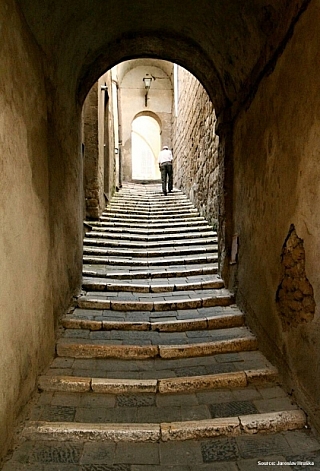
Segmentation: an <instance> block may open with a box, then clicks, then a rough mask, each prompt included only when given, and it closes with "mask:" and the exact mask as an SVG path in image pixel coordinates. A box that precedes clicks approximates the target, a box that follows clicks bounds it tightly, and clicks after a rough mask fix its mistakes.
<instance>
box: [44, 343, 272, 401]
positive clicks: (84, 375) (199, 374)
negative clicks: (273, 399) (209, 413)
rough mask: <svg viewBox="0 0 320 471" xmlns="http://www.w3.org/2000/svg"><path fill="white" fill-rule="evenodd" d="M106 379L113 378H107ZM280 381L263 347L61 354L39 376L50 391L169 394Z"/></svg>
mask: <svg viewBox="0 0 320 471" xmlns="http://www.w3.org/2000/svg"><path fill="white" fill-rule="evenodd" d="M96 378H99V382H98V383H100V385H101V388H100V391H98V389H97V388H96V387H95V386H94V385H92V382H91V380H92V379H96ZM103 379H106V380H108V381H105V382H103V381H102V380H103ZM277 380H278V372H277V370H276V369H275V368H274V367H273V366H272V365H271V364H270V363H269V362H268V361H267V360H266V358H265V357H264V356H263V355H262V354H261V353H260V352H259V351H243V352H239V353H231V354H230V353H225V354H216V355H209V356H205V357H195V358H194V357H190V358H181V359H178V360H176V359H162V358H152V359H147V360H139V361H136V360H123V359H110V358H108V359H102V358H98V359H91V358H90V359H83V358H81V359H77V358H66V357H57V358H55V359H54V360H53V362H52V363H51V365H50V368H49V369H48V371H47V372H46V374H45V375H43V376H41V377H40V380H39V388H40V389H41V390H45V391H51V392H52V391H60V392H63V391H64V392H89V391H94V392H104V393H106V392H108V393H112V394H121V393H123V394H124V393H125V394H132V393H137V392H160V393H161V394H167V393H183V392H184V391H185V392H190V391H193V392H197V391H200V390H205V389H216V388H220V389H221V388H223V389H224V388H229V389H230V388H239V387H247V386H251V385H255V386H257V385H260V386H261V385H266V384H268V385H270V384H271V383H272V384H274V385H275V384H276V381H277ZM102 384H103V386H102ZM99 387H100V386H99ZM102 388H103V390H102Z"/></svg>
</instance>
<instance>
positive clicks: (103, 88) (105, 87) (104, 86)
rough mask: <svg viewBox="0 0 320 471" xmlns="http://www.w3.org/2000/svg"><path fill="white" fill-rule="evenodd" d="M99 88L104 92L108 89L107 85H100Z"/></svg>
mask: <svg viewBox="0 0 320 471" xmlns="http://www.w3.org/2000/svg"><path fill="white" fill-rule="evenodd" d="M100 88H101V90H102V91H103V92H106V91H107V90H108V87H107V85H101V87H100Z"/></svg>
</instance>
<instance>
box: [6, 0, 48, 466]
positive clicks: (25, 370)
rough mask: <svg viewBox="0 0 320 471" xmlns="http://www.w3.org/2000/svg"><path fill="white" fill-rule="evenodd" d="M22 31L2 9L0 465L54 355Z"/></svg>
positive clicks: (41, 183)
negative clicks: (20, 416) (23, 409)
mask: <svg viewBox="0 0 320 471" xmlns="http://www.w3.org/2000/svg"><path fill="white" fill-rule="evenodd" d="M26 31H27V28H26V26H25V24H24V23H23V21H22V20H21V18H20V14H19V12H18V11H17V10H16V8H15V3H14V2H13V1H11V0H8V1H6V2H1V3H0V44H1V47H0V63H1V67H0V221H1V222H0V266H1V270H0V292H1V294H0V431H1V432H0V459H1V456H2V455H3V454H4V453H5V451H6V447H7V445H8V442H9V440H10V436H11V432H12V425H13V422H14V420H15V418H16V416H17V414H18V413H19V412H20V410H21V407H22V406H23V405H24V403H25V402H26V400H27V399H28V398H29V395H30V393H31V392H32V391H33V389H34V387H35V383H36V378H37V375H38V374H39V372H40V370H41V369H42V368H43V367H44V366H45V365H46V363H47V362H48V360H49V358H50V357H51V355H53V348H54V320H53V307H52V283H51V259H50V255H51V250H50V224H49V217H50V208H49V176H48V152H47V132H48V128H47V107H46V93H45V81H44V77H43V72H42V69H41V65H40V61H39V57H37V54H38V53H39V51H38V49H37V47H36V45H35V43H34V42H33V41H32V39H31V38H30V36H29V34H28V33H27V32H26ZM12 32H14V34H12Z"/></svg>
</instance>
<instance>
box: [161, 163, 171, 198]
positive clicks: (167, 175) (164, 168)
mask: <svg viewBox="0 0 320 471" xmlns="http://www.w3.org/2000/svg"><path fill="white" fill-rule="evenodd" d="M160 172H161V182H162V192H163V194H164V195H166V194H167V180H168V191H172V188H173V170H172V163H171V162H164V163H163V164H161V165H160Z"/></svg>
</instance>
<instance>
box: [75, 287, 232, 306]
mask: <svg viewBox="0 0 320 471" xmlns="http://www.w3.org/2000/svg"><path fill="white" fill-rule="evenodd" d="M233 301H234V300H233V295H232V294H231V293H230V292H229V291H228V290H226V289H216V290H215V289H206V290H193V291H179V292H170V291H169V292H163V293H150V292H148V293H142V292H140V293H135V292H130V293H129V292H126V293H121V292H119V293H112V292H106V293H104V292H101V293H99V292H87V293H86V294H85V295H82V296H80V297H79V298H78V301H77V306H78V307H80V308H82V309H111V310H114V311H172V310H178V309H198V308H202V307H213V306H230V304H233Z"/></svg>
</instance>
